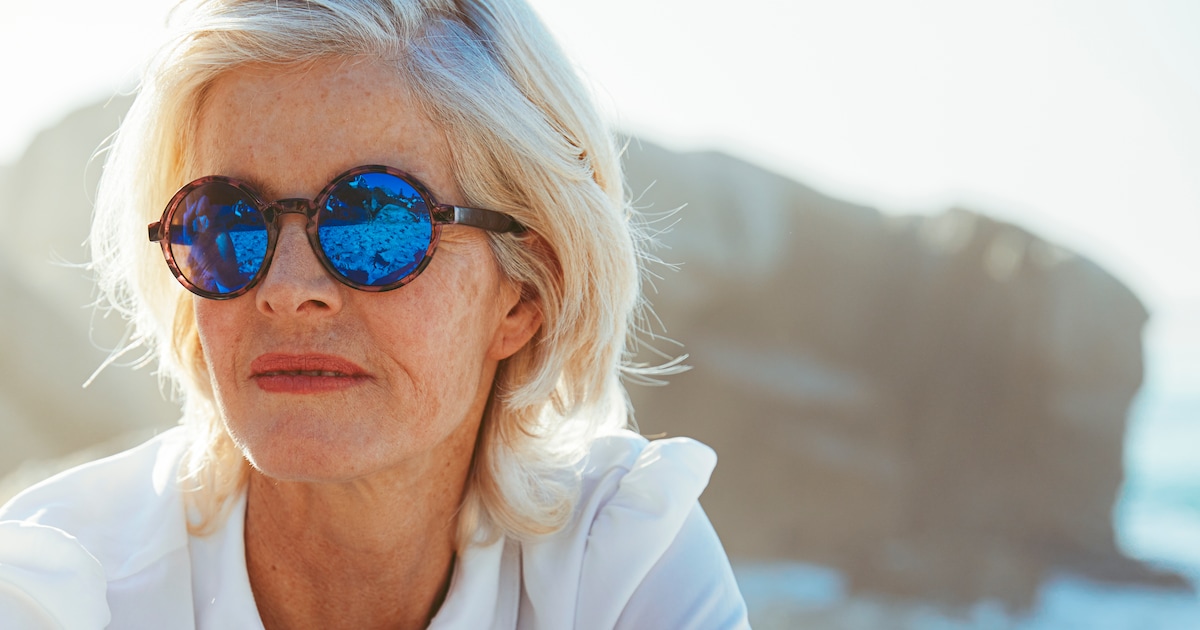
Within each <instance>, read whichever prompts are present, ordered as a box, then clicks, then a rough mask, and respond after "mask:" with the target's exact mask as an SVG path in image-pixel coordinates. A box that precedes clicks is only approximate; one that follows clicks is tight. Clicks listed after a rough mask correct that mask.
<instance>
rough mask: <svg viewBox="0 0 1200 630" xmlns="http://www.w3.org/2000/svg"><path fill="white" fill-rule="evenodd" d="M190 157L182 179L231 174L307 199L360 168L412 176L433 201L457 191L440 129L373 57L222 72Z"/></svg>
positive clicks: (202, 112)
mask: <svg viewBox="0 0 1200 630" xmlns="http://www.w3.org/2000/svg"><path fill="white" fill-rule="evenodd" d="M190 158H191V159H190V160H189V162H190V164H191V168H190V170H191V171H193V172H190V173H188V175H189V177H188V179H194V178H196V177H201V176H204V175H226V176H231V177H237V178H239V179H243V180H246V181H250V182H253V183H255V184H256V185H258V186H260V187H261V188H262V189H263V191H262V192H263V193H264V194H266V195H268V196H271V197H291V196H298V197H312V196H314V195H315V194H316V193H317V192H318V191H320V189H321V188H322V187H323V186H324V185H325V184H326V183H327V182H328V181H329V180H330V179H332V178H333V177H334V176H336V175H337V174H338V173H341V172H343V171H346V170H348V169H350V168H352V167H355V166H360V165H363V164H383V165H387V166H393V167H396V168H399V169H402V170H404V171H407V172H409V173H412V174H413V175H414V176H416V177H417V178H419V179H421V181H422V182H424V183H425V184H426V185H427V186H428V187H429V188H430V189H431V190H432V192H433V193H434V195H435V196H437V197H438V198H439V201H441V200H442V198H443V197H446V199H445V201H452V200H453V199H451V198H456V197H457V194H456V189H455V186H454V179H453V176H452V175H453V174H452V172H451V169H450V168H449V165H450V160H449V149H448V145H447V141H446V137H445V133H444V132H443V130H442V129H440V128H439V127H438V126H436V125H435V124H434V123H433V122H432V121H431V120H430V119H429V118H428V116H426V115H425V113H424V111H423V110H422V108H421V107H420V105H419V102H418V101H417V100H416V99H415V98H414V97H413V94H412V91H411V90H410V88H409V86H408V84H407V82H406V81H405V80H404V79H403V78H402V77H401V75H400V73H399V72H397V71H396V70H394V69H393V68H389V67H387V66H385V65H384V64H383V63H382V62H379V61H374V60H363V59H332V60H323V61H319V62H315V63H312V64H306V65H304V66H284V67H281V66H267V65H247V66H242V67H239V68H236V69H233V70H230V71H228V72H226V73H224V74H222V75H221V76H219V77H218V78H217V79H216V80H215V81H214V82H213V83H212V84H211V85H210V86H209V89H208V90H207V92H206V93H205V95H204V99H203V101H202V103H201V105H200V109H199V112H198V116H197V122H196V129H195V135H194V142H193V145H192V151H191V155H190Z"/></svg>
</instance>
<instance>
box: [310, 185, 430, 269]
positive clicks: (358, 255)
mask: <svg viewBox="0 0 1200 630" xmlns="http://www.w3.org/2000/svg"><path fill="white" fill-rule="evenodd" d="M318 225H319V228H318V230H317V234H318V235H319V237H320V241H321V249H322V250H324V252H325V255H326V257H328V258H329V261H330V262H331V263H333V266H334V268H335V269H337V270H338V271H339V272H340V273H341V274H342V275H343V276H345V277H346V278H348V279H349V280H351V281H353V282H357V283H359V284H363V285H370V286H383V285H387V284H392V283H394V282H398V281H400V280H402V279H404V278H405V277H407V276H408V275H409V274H411V273H413V272H414V271H416V269H417V267H419V266H420V264H421V261H422V260H424V259H425V254H426V252H427V251H428V249H429V244H430V241H431V240H432V238H433V223H432V221H431V219H430V216H429V209H428V208H427V207H426V205H425V200H424V199H423V198H422V197H421V195H420V193H418V192H417V191H416V189H415V188H413V187H412V186H411V185H409V184H408V183H407V182H405V181H404V180H402V179H400V178H399V177H396V176H395V175H391V174H388V173H363V174H360V175H356V176H354V177H352V178H350V179H349V180H346V181H345V182H342V183H341V184H340V185H338V186H337V187H336V188H335V189H334V191H333V193H332V194H331V195H330V196H329V200H328V201H327V202H326V203H325V205H324V207H322V208H321V213H320V215H319V217H318Z"/></svg>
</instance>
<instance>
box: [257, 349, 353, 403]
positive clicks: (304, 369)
mask: <svg viewBox="0 0 1200 630" xmlns="http://www.w3.org/2000/svg"><path fill="white" fill-rule="evenodd" d="M250 378H251V380H253V381H254V382H255V384H256V385H258V387H259V388H260V389H262V390H264V391H268V392H275V393H291V394H312V393H320V392H327V391H334V390H341V389H345V388H347V387H353V386H355V385H357V384H359V383H361V382H363V381H365V380H366V379H367V378H369V376H368V374H367V373H366V371H365V370H363V369H362V368H361V367H359V366H358V365H357V364H355V363H354V362H353V361H349V360H347V359H343V358H341V357H338V356H333V355H327V354H281V353H269V354H264V355H262V356H259V357H258V358H256V359H255V360H254V361H253V362H251V363H250Z"/></svg>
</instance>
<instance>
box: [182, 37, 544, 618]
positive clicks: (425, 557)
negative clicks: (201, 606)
mask: <svg viewBox="0 0 1200 630" xmlns="http://www.w3.org/2000/svg"><path fill="white" fill-rule="evenodd" d="M191 157H192V161H191V162H190V163H191V164H192V165H193V168H194V170H195V172H191V173H188V174H187V177H188V178H189V179H191V178H195V177H199V176H203V175H218V174H219V175H227V176H232V177H237V178H243V179H247V180H249V181H253V182H256V183H258V184H260V185H261V186H262V187H263V191H262V192H263V193H264V194H265V195H266V196H268V197H269V198H284V197H307V198H313V197H315V196H316V195H317V193H318V192H319V191H320V190H321V188H322V187H324V186H325V184H326V183H328V182H329V181H330V180H331V179H332V178H333V177H335V176H336V175H338V174H339V173H341V172H343V171H345V170H347V169H349V168H352V167H354V166H359V165H362V164H385V165H389V166H394V167H397V168H400V169H402V170H404V171H407V172H409V173H411V174H413V175H414V176H416V177H417V178H418V179H420V180H421V181H422V182H423V183H424V184H426V186H427V187H428V188H429V189H430V190H431V192H432V193H433V194H434V196H435V197H436V198H437V199H438V201H439V202H442V203H454V204H463V203H464V200H463V199H462V195H461V193H460V192H459V191H458V189H457V187H456V185H455V183H454V178H453V171H452V168H451V165H450V162H449V150H448V146H447V144H446V139H445V137H444V135H443V134H442V133H441V131H440V130H439V129H438V128H437V127H436V126H434V125H433V124H432V123H431V122H430V121H428V120H427V119H425V118H424V117H423V116H422V115H421V114H420V110H419V108H418V107H417V106H416V104H415V103H414V102H413V100H412V97H411V96H410V95H409V94H408V90H407V88H406V86H405V85H404V83H403V81H401V80H400V79H399V78H398V77H397V76H396V75H395V74H394V73H392V72H391V71H390V70H389V69H387V68H385V67H384V66H382V65H379V64H377V63H375V62H370V61H363V60H337V61H326V62H321V63H318V64H315V65H313V66H311V67H304V68H285V69H280V68H278V67H266V66H248V67H245V68H241V69H238V70H236V71H233V72H229V73H227V74H225V75H223V76H222V77H220V78H219V79H218V80H217V81H216V82H215V83H214V84H213V86H212V89H211V90H210V91H209V93H208V97H207V99H206V101H205V104H204V106H203V107H202V108H201V111H200V116H199V122H198V125H197V129H196V137H195V143H194V152H193V154H192V156H191ZM193 304H194V308H195V313H196V321H197V326H198V328H199V332H200V339H201V344H202V346H203V348H204V354H205V358H206V360H207V362H208V366H209V374H210V377H211V380H212V383H213V387H214V392H215V395H216V400H217V404H218V408H219V411H220V413H221V416H222V419H223V421H224V422H225V425H226V427H227V429H228V430H229V432H230V434H231V435H232V436H233V438H234V440H235V442H236V443H237V444H238V445H239V446H240V447H241V449H242V451H243V452H244V453H245V455H246V457H247V459H248V460H249V461H250V462H251V463H252V464H253V466H254V468H253V470H252V473H251V482H250V490H249V504H248V510H247V520H246V543H247V567H248V569H249V571H250V575H251V583H252V585H253V587H254V592H255V597H256V601H257V602H258V605H259V610H260V612H261V613H262V616H263V619H264V622H265V623H267V624H268V625H267V627H268V628H270V627H273V626H278V627H283V626H287V627H335V626H336V627H367V626H375V625H377V624H379V623H384V624H385V625H390V626H399V627H405V626H408V625H412V626H413V627H421V626H422V624H423V622H427V621H428V618H429V616H430V615H431V614H432V612H433V611H434V610H436V606H437V605H438V603H439V602H440V597H441V596H442V595H444V591H445V587H446V585H447V582H448V579H449V575H450V567H451V559H452V557H453V535H454V526H453V522H454V514H455V511H456V510H457V508H458V504H459V501H460V500H461V496H462V490H463V484H464V482H465V479H466V476H467V471H468V468H469V464H470V460H471V455H472V450H473V448H474V443H475V438H476V433H477V431H478V428H479V422H480V419H481V417H482V414H483V410H484V407H485V406H486V403H487V399H488V395H489V392H490V389H491V385H492V381H493V378H494V375H495V371H496V367H497V365H498V362H499V361H501V360H503V359H504V358H506V357H508V356H511V355H512V353H514V352H516V351H517V350H518V349H520V347H521V346H523V345H524V344H525V343H527V342H528V340H529V339H530V337H531V336H532V334H533V332H534V331H535V330H536V328H537V326H538V325H539V324H540V315H539V314H538V311H537V309H536V307H535V306H533V305H532V304H530V303H528V302H524V301H522V300H521V297H520V291H519V288H518V287H516V286H513V285H511V284H510V283H508V282H506V281H505V280H504V279H503V277H502V276H501V274H500V272H499V269H498V268H497V266H496V264H495V262H494V260H493V258H492V256H491V253H490V250H489V248H488V246H487V242H486V237H485V236H484V233H483V232H482V231H480V230H477V229H474V228H469V227H459V226H447V227H446V228H445V229H443V231H442V239H441V243H440V245H439V247H438V250H437V253H436V254H435V255H434V258H433V260H432V261H431V263H430V264H429V266H428V267H427V268H426V269H425V271H424V272H423V273H422V274H421V276H420V277H418V278H417V279H416V280H415V281H413V282H412V283H411V284H409V285H407V286H405V287H402V288H400V289H397V290H394V291H389V292H384V293H365V292H361V291H356V290H354V289H351V288H349V287H346V286H344V285H342V284H340V283H339V282H337V281H336V280H335V279H334V278H332V277H331V276H329V275H328V273H327V272H326V271H325V270H324V268H323V267H322V266H321V264H320V262H319V261H318V260H317V258H316V255H315V254H314V253H313V251H312V249H311V247H310V245H309V243H308V240H307V237H306V235H305V232H304V219H303V217H299V216H295V215H288V216H286V217H284V219H283V223H282V225H281V232H280V236H279V242H278V245H277V248H276V251H275V256H274V259H273V261H272V263H271V267H270V269H269V271H268V273H267V275H266V277H265V278H264V279H263V280H262V282H260V283H259V285H258V286H257V287H256V288H255V289H253V290H252V291H250V292H249V293H247V294H246V295H243V296H241V297H238V298H235V299H232V300H227V301H214V300H206V299H203V298H199V297H197V298H195V299H194V302H193ZM265 353H286V354H327V355H336V356H338V357H341V358H344V359H346V360H349V361H352V362H354V363H355V364H357V365H358V366H360V367H361V368H362V369H363V370H364V371H365V372H366V374H367V378H365V379H362V381H361V382H360V383H359V384H358V385H356V386H354V387H350V388H348V389H341V390H336V391H331V392H322V393H316V394H311V393H310V394H296V393H280V392H269V391H264V390H263V389H262V388H259V387H258V386H257V385H256V384H255V381H254V380H253V379H252V378H251V371H250V367H249V366H250V364H251V362H252V361H254V359H255V358H256V357H259V356H261V355H263V354H265ZM377 592H378V596H375V595H373V593H377ZM397 592H403V593H405V595H404V596H403V597H401V598H400V599H401V600H403V602H402V603H398V602H397V596H396V593H397ZM331 622H334V623H333V625H330V623H331Z"/></svg>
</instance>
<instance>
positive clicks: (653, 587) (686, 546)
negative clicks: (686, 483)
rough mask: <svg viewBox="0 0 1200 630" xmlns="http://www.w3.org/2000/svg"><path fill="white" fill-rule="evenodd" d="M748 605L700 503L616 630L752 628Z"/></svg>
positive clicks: (647, 575)
mask: <svg viewBox="0 0 1200 630" xmlns="http://www.w3.org/2000/svg"><path fill="white" fill-rule="evenodd" d="M749 627H750V622H749V620H748V618H747V612H746V602H745V600H744V599H743V598H742V593H741V591H740V590H739V589H738V585H737V581H736V580H735V579H734V576H733V570H732V569H731V568H730V566H729V559H728V557H726V555H725V549H724V548H723V547H722V546H721V541H720V539H718V538H717V532H716V531H715V530H713V526H712V523H710V522H709V520H708V517H707V516H706V515H705V514H704V510H703V509H701V508H700V506H699V505H696V506H695V507H694V508H693V509H692V511H691V513H690V514H689V515H688V517H687V520H686V521H684V523H683V527H681V528H680V530H679V533H678V535H676V537H675V540H674V541H673V542H672V543H671V546H670V547H668V548H667V550H666V551H665V552H664V553H663V555H662V556H661V557H660V558H659V559H658V562H656V563H655V564H654V566H653V567H652V568H651V569H650V572H649V573H647V574H646V577H645V579H643V580H642V582H641V584H639V585H638V588H637V590H636V591H634V593H633V595H632V596H631V597H630V598H629V602H628V603H627V604H626V605H625V610H624V611H622V612H621V616H620V618H619V619H618V620H617V625H616V628H629V629H630V630H633V629H636V628H679V629H685V628H695V629H701V628H703V629H705V630H707V629H710V628H711V629H725V628H730V629H733V628H749Z"/></svg>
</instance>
